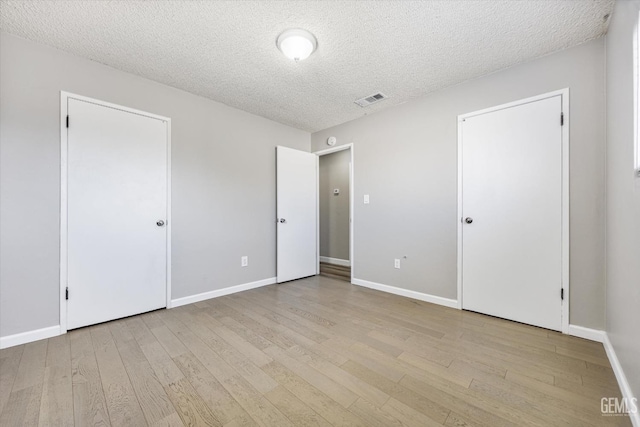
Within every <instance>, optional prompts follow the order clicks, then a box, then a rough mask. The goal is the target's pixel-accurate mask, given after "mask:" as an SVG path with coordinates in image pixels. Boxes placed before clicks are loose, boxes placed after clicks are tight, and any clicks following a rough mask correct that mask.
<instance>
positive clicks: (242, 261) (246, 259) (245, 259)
mask: <svg viewBox="0 0 640 427" xmlns="http://www.w3.org/2000/svg"><path fill="white" fill-rule="evenodd" d="M248 265H249V257H248V256H243V257H242V258H240V266H241V267H246V266H248Z"/></svg>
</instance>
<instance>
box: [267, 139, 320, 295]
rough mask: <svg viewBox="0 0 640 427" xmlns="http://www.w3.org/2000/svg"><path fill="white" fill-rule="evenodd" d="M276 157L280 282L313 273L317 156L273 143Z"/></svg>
mask: <svg viewBox="0 0 640 427" xmlns="http://www.w3.org/2000/svg"><path fill="white" fill-rule="evenodd" d="M276 158H277V179H276V180H277V211H278V212H277V216H278V225H277V229H278V231H277V239H278V250H277V252H278V253H277V258H278V259H277V264H278V267H277V270H278V271H277V275H278V278H277V280H278V283H281V282H287V281H289V280H295V279H300V278H301V277H307V276H313V275H315V274H317V256H318V254H317V248H318V244H317V234H316V232H317V217H316V214H317V203H318V156H316V155H315V154H312V153H306V152H304V151H299V150H294V149H291V148H286V147H277V148H276Z"/></svg>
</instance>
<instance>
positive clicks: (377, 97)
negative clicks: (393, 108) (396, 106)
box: [355, 92, 388, 107]
mask: <svg viewBox="0 0 640 427" xmlns="http://www.w3.org/2000/svg"><path fill="white" fill-rule="evenodd" d="M387 98H388V96H387V95H385V94H383V93H380V92H378V93H374V94H373V95H369V96H365V97H364V98H361V99H358V100H357V101H355V102H356V104H358V105H359V106H361V107H368V106H369V105H371V104H374V103H376V102H378V101H382V100H383V99H387Z"/></svg>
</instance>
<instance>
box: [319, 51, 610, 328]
mask: <svg viewBox="0 0 640 427" xmlns="http://www.w3.org/2000/svg"><path fill="white" fill-rule="evenodd" d="M566 87H568V88H570V104H571V112H570V118H571V120H570V122H571V126H570V132H571V141H570V144H571V158H570V175H571V183H570V185H571V192H570V205H571V225H570V226H571V255H570V268H571V315H570V322H571V323H572V324H576V325H580V326H585V327H589V328H596V329H602V328H604V316H605V315H604V296H605V287H604V280H605V269H604V256H605V255H604V247H605V241H604V238H605V236H604V224H605V216H604V209H603V206H604V200H605V197H604V182H605V180H604V174H605V161H604V155H605V143H604V142H605V135H604V132H605V127H604V117H605V113H604V111H605V110H604V104H605V96H604V39H598V40H594V41H591V42H589V43H585V44H583V45H580V46H578V47H575V48H572V49H568V50H565V51H562V52H559V53H556V54H553V55H550V56H547V57H544V58H541V59H538V60H535V61H532V62H529V63H526V64H523V65H519V66H516V67H513V68H509V69H507V70H504V71H501V72H498V73H495V74H491V75H489V76H486V77H482V78H479V79H476V80H472V81H469V82H466V83H463V84H460V85H457V86H454V87H451V88H448V89H444V90H441V91H439V92H436V93H434V94H432V95H430V96H427V97H425V98H422V99H419V100H416V101H413V102H409V103H406V104H404V105H401V106H398V107H394V108H392V109H389V110H386V111H382V112H380V113H376V114H372V115H369V116H365V117H363V118H361V119H358V120H354V121H352V122H348V123H345V124H342V125H339V126H336V127H333V128H330V129H326V130H324V131H320V132H316V133H314V134H312V136H311V145H312V150H313V151H317V150H320V149H322V148H323V147H324V142H325V141H326V139H327V137H329V136H336V137H337V138H338V143H339V144H346V143H354V145H355V146H356V148H355V151H354V153H355V158H354V171H355V177H354V184H355V190H354V191H355V200H356V203H355V213H354V214H355V215H354V218H355V223H354V224H355V229H354V238H355V242H354V243H355V245H354V249H355V253H354V263H355V266H354V271H355V274H356V278H358V279H362V280H368V281H372V282H378V283H382V284H387V285H392V286H397V287H401V288H404V289H409V290H413V291H418V292H423V293H427V294H431V295H437V296H441V297H445V298H454V299H455V298H456V227H457V216H456V215H457V213H456V209H457V184H456V180H457V116H458V115H459V114H463V113H469V112H472V111H476V110H479V109H483V108H487V107H491V106H494V105H499V104H502V103H506V102H511V101H515V100H518V99H522V98H526V97H530V96H534V95H538V94H542V93H545V92H550V91H554V90H557V89H562V88H566ZM376 89H380V90H382V91H383V92H384V90H385V88H384V87H380V88H376ZM364 194H369V195H370V196H371V203H370V204H369V205H364V204H363V203H362V199H363V195H364ZM404 255H406V256H407V259H406V260H403V261H402V268H401V269H400V270H397V269H394V268H393V259H394V258H401V257H402V256H404Z"/></svg>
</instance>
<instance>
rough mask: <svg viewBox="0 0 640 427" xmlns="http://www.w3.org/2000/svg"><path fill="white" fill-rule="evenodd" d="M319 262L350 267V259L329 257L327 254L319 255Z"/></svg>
mask: <svg viewBox="0 0 640 427" xmlns="http://www.w3.org/2000/svg"><path fill="white" fill-rule="evenodd" d="M320 262H326V263H329V264H334V265H340V266H342V267H351V261H349V260H348V259H340V258H331V257H328V256H321V257H320Z"/></svg>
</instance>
